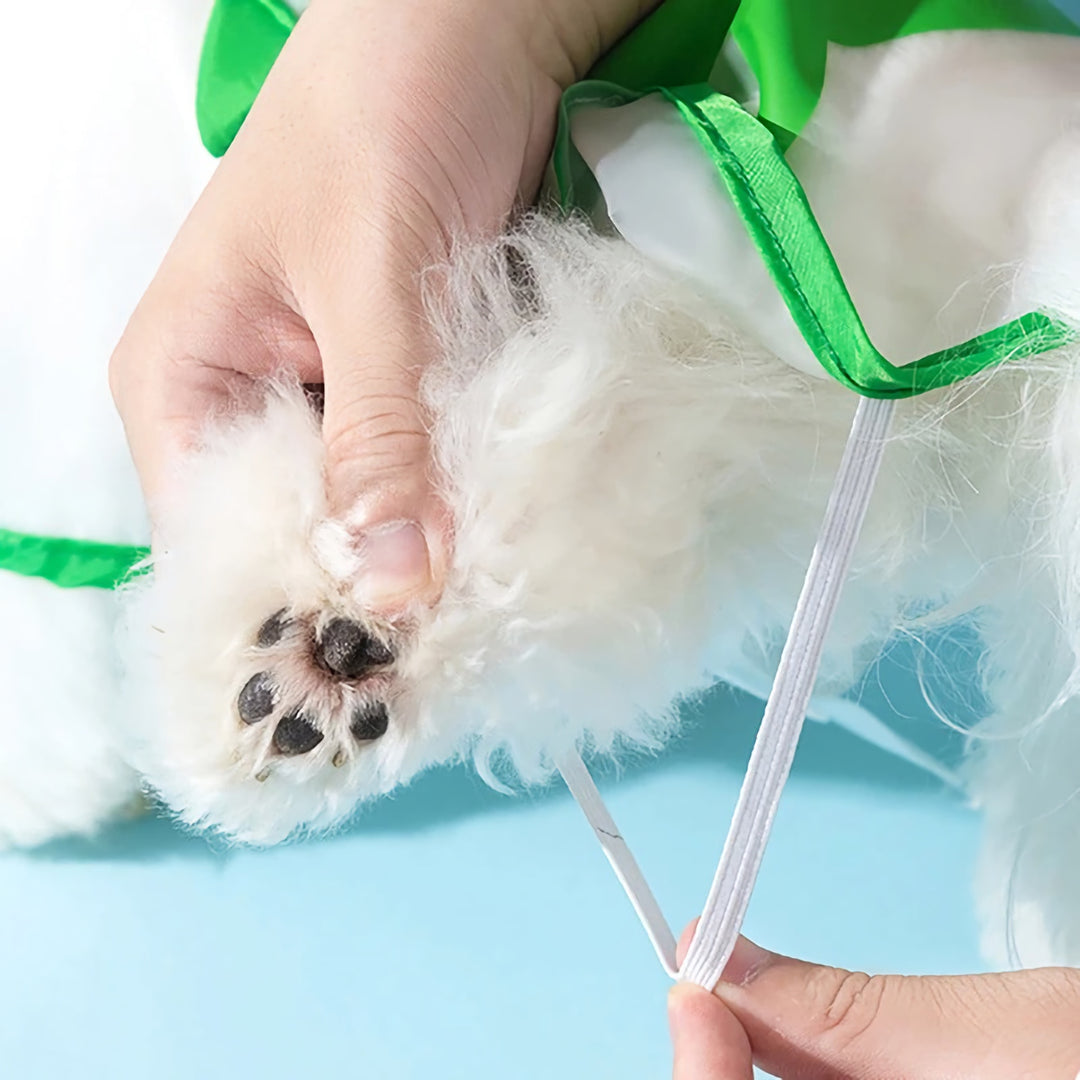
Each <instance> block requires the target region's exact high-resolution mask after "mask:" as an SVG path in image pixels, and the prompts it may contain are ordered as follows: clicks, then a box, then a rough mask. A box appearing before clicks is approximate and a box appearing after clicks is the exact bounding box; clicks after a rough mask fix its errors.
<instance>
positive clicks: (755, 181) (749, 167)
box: [552, 82, 1077, 398]
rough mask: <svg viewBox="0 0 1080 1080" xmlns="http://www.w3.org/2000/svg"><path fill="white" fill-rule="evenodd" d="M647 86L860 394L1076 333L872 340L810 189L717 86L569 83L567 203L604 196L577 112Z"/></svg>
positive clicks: (1029, 319) (923, 381)
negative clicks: (574, 128) (900, 354)
mask: <svg viewBox="0 0 1080 1080" xmlns="http://www.w3.org/2000/svg"><path fill="white" fill-rule="evenodd" d="M645 93H659V94H662V95H663V96H664V97H665V98H666V99H667V100H668V101H670V102H671V103H672V104H673V105H675V107H676V108H677V109H678V110H679V112H680V114H681V115H682V117H683V119H684V120H685V121H686V122H687V123H688V124H689V125H690V127H691V128H692V129H693V131H694V132H695V134H696V135H697V137H698V139H699V140H700V142H701V144H702V145H703V146H704V147H705V149H706V150H707V151H708V153H709V156H710V157H711V159H712V161H713V164H714V165H715V166H716V170H717V173H718V174H719V176H720V178H721V180H722V181H723V184H724V187H725V189H726V190H727V192H728V194H729V196H730V197H731V200H732V202H733V203H734V205H735V208H736V210H737V211H738V213H739V216H740V217H741V218H742V220H743V223H744V225H745V227H746V231H747V233H748V235H749V236H750V238H751V240H752V241H753V243H754V246H755V247H756V248H757V250H758V253H759V254H760V256H761V258H762V261H763V262H764V263H765V265H766V267H767V268H768V271H769V274H770V276H771V277H772V279H773V281H774V282H775V283H776V285H777V288H778V289H779V290H780V294H781V296H782V297H783V299H784V303H785V304H786V305H787V308H788V310H789V311H790V312H791V315H792V318H793V319H794V320H795V324H796V325H797V326H798V328H799V331H800V332H801V333H802V335H803V338H804V339H805V340H806V343H807V345H809V347H810V349H811V350H812V351H813V353H814V355H815V356H816V357H817V359H818V362H819V363H820V364H821V366H822V367H823V368H824V369H825V370H826V371H827V372H828V373H829V374H830V375H831V376H832V377H833V378H835V379H836V380H837V381H839V382H841V383H843V384H844V386H846V387H848V388H849V389H851V390H854V391H855V392H856V393H858V394H862V395H863V396H865V397H873V398H905V397H912V396H914V395H916V394H923V393H926V392H927V391H929V390H937V389H939V388H941V387H943V386H948V385H950V384H952V383H955V382H959V381H960V380H961V379H966V378H968V377H969V376H971V375H974V374H976V373H978V372H980V371H983V370H984V369H986V368H988V367H991V366H993V365H995V364H999V363H1002V362H1004V361H1006V360H1010V359H1022V358H1024V357H1029V356H1035V355H1038V354H1039V353H1044V352H1049V351H1050V350H1052V349H1057V348H1059V347H1060V346H1062V345H1065V344H1066V343H1068V342H1070V341H1073V340H1075V339H1076V337H1077V333H1076V331H1075V330H1073V328H1072V327H1070V326H1068V325H1066V324H1065V323H1063V322H1060V321H1058V320H1055V319H1053V318H1051V317H1050V316H1049V315H1046V314H1044V313H1041V312H1029V313H1028V314H1027V315H1022V316H1020V317H1019V318H1017V319H1013V320H1012V321H1011V322H1008V323H1005V324H1004V325H1003V326H999V327H997V328H995V329H993V330H989V331H987V332H985V333H983V334H979V335H978V336H977V337H973V338H971V339H970V340H968V341H965V342H962V343H961V344H959V345H953V346H951V347H949V348H947V349H942V350H941V351H940V352H936V353H932V354H931V355H929V356H924V357H923V358H922V359H920V360H916V361H914V362H912V363H910V364H904V365H902V366H897V365H896V364H892V363H890V362H889V361H888V360H886V359H885V357H884V356H882V354H881V353H880V352H878V350H877V349H876V348H875V347H874V344H873V342H872V341H871V340H870V336H869V334H867V332H866V328H865V327H864V326H863V322H862V319H861V318H860V317H859V313H858V311H857V310H856V307H855V304H854V302H853V301H852V299H851V295H850V293H849V292H848V290H847V286H846V285H845V284H844V279H843V277H842V276H841V274H840V269H839V267H838V266H837V265H836V260H835V259H834V258H833V255H832V251H831V250H830V249H829V245H828V243H827V242H826V240H825V237H824V236H823V235H822V232H821V229H820V227H819V226H818V223H817V219H816V218H815V217H814V213H813V211H812V210H811V209H810V204H809V202H808V200H807V198H806V193H805V192H804V191H803V189H802V185H801V184H800V183H799V181H798V180H797V179H796V177H795V174H794V173H793V172H792V171H791V169H790V167H789V166H788V164H787V161H786V160H785V158H784V154H783V151H782V150H781V148H780V146H779V144H778V143H777V141H776V139H775V138H774V137H773V134H772V132H771V131H769V129H768V128H767V127H765V125H764V124H762V123H761V122H760V121H758V120H757V119H755V118H754V117H753V116H751V115H750V114H749V113H748V112H747V111H746V110H745V109H743V108H742V106H740V105H739V104H738V103H737V102H735V101H733V100H732V99H731V98H729V97H726V96H725V95H723V94H718V93H716V92H715V91H714V90H713V89H712V88H711V87H710V86H707V85H696V86H687V87H678V88H668V87H656V88H654V89H653V90H651V91H646V92H640V91H636V90H627V89H626V88H624V87H620V86H616V85H614V84H612V83H600V82H586V83H578V84H577V85H576V86H572V87H571V88H570V89H569V90H567V91H566V93H565V94H564V95H563V99H562V103H561V106H560V117H559V131H558V135H557V139H556V146H555V154H554V157H553V162H552V164H553V170H554V175H555V182H556V188H557V192H558V196H559V201H560V203H561V205H562V206H563V208H564V209H567V210H568V209H570V208H571V207H573V206H584V207H588V206H589V205H591V204H592V203H593V202H595V200H596V199H597V198H599V193H598V191H597V190H596V182H595V180H594V179H593V178H592V174H591V173H590V172H589V170H588V168H587V166H586V165H585V163H584V161H582V160H581V157H580V155H579V154H577V151H576V150H574V148H573V145H572V143H571V141H570V130H569V113H570V111H571V110H572V109H574V108H576V107H578V106H581V105H584V104H603V105H605V106H613V105H620V104H626V103H628V102H630V101H635V100H637V99H638V98H640V97H643V96H645Z"/></svg>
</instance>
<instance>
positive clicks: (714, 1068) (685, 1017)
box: [668, 982, 753, 1080]
mask: <svg viewBox="0 0 1080 1080" xmlns="http://www.w3.org/2000/svg"><path fill="white" fill-rule="evenodd" d="M668 1026H669V1028H670V1031H671V1043H672V1048H673V1051H674V1070H673V1076H674V1080H750V1078H751V1076H752V1074H753V1059H752V1054H751V1050H750V1040H749V1038H748V1037H747V1035H746V1032H745V1031H743V1029H742V1026H741V1025H740V1024H739V1022H738V1021H737V1020H736V1019H735V1016H734V1015H733V1014H732V1013H731V1012H730V1010H729V1009H728V1008H727V1007H726V1006H725V1005H724V1003H723V1002H722V1001H720V999H719V998H717V997H714V996H713V995H712V994H710V993H709V991H708V990H705V989H703V988H702V987H700V986H697V985H695V984H694V983H686V982H678V983H676V984H675V985H674V986H673V987H672V988H671V990H670V991H669V992H668Z"/></svg>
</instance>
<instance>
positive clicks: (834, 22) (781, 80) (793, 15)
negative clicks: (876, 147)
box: [614, 0, 1078, 146]
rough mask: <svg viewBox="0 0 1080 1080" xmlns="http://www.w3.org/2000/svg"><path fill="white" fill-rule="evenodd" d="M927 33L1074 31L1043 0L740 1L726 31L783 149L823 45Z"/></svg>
mask: <svg viewBox="0 0 1080 1080" xmlns="http://www.w3.org/2000/svg"><path fill="white" fill-rule="evenodd" d="M930 30H1025V31H1041V32H1046V33H1058V34H1075V33H1077V32H1078V28H1077V26H1076V24H1075V23H1074V22H1073V21H1072V20H1070V19H1069V18H1068V17H1066V16H1065V15H1064V14H1062V12H1060V11H1059V10H1058V9H1057V8H1056V7H1054V6H1053V4H1052V3H1050V2H1049V0H742V3H741V5H740V6H739V11H738V14H737V15H736V16H735V20H734V22H733V24H732V28H731V32H732V35H733V37H734V38H735V40H736V42H737V43H738V45H739V48H740V49H741V50H742V53H743V55H744V56H745V57H746V60H747V62H748V63H749V65H750V68H751V70H752V71H753V72H754V75H755V76H756V78H757V80H758V85H759V86H760V88H761V103H760V107H759V111H758V116H759V118H760V119H761V120H763V121H764V122H765V123H766V124H768V125H769V126H770V127H771V128H772V129H773V131H774V132H775V133H776V134H777V136H778V137H779V138H780V141H781V143H782V144H783V145H785V146H786V145H787V144H789V143H790V142H791V140H792V139H793V138H794V137H795V135H797V134H798V132H800V131H801V130H802V128H803V125H804V124H805V123H806V121H807V120H809V118H810V115H811V113H812V112H813V111H814V108H815V106H816V105H817V103H818V99H819V98H820V96H821V90H822V86H823V85H824V82H825V55H826V50H827V48H828V45H829V42H835V43H836V44H838V45H849V46H859V45H876V44H879V43H881V42H885V41H891V40H893V39H894V38H899V37H903V36H906V35H909V34H916V33H922V32H924V31H930ZM614 81H616V82H619V81H620V80H617V79H616V80H614ZM697 81H699V80H698V79H696V78H695V79H689V78H687V79H683V80H681V83H682V84H689V83H690V82H697ZM624 85H626V84H624ZM629 85H633V84H632V83H631V84H629ZM655 85H662V83H661V82H660V80H657V83H656V84H655ZM666 85H668V86H671V85H675V84H673V83H672V82H670V81H667V82H666Z"/></svg>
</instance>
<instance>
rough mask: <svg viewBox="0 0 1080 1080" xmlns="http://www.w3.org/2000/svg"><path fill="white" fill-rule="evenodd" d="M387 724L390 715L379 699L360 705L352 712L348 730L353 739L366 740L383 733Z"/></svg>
mask: <svg viewBox="0 0 1080 1080" xmlns="http://www.w3.org/2000/svg"><path fill="white" fill-rule="evenodd" d="M389 726H390V715H389V713H387V711H386V706H385V705H384V704H383V703H382V702H381V701H373V702H371V704H369V705H361V706H360V708H358V709H357V710H356V712H354V713H353V717H352V723H351V724H350V725H349V730H350V731H351V732H352V733H353V738H354V739H359V740H360V741H361V742H367V741H369V740H371V739H377V738H378V737H379V736H380V735H385V734H386V729H387V728H388V727H389Z"/></svg>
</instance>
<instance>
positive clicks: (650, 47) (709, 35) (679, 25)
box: [589, 0, 739, 90]
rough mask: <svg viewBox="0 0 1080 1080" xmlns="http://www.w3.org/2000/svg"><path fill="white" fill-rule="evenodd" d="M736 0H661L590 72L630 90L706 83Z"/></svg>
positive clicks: (721, 46)
mask: <svg viewBox="0 0 1080 1080" xmlns="http://www.w3.org/2000/svg"><path fill="white" fill-rule="evenodd" d="M738 8H739V0H665V3H663V4H661V5H660V6H659V7H658V8H657V9H656V10H655V11H654V12H653V13H652V14H651V15H649V16H648V17H647V18H646V19H644V20H643V21H642V22H641V23H640V24H639V25H638V26H636V27H635V28H634V29H633V30H631V31H630V33H629V34H627V35H626V37H624V38H623V39H622V40H621V41H620V42H618V43H617V44H616V45H615V47H614V48H613V49H612V50H611V51H610V52H609V53H608V54H607V55H606V56H604V57H602V58H601V59H600V61H599V62H598V63H597V64H596V66H595V67H594V68H593V69H592V71H591V72H589V79H590V80H594V79H595V80H597V81H600V82H611V83H617V84H618V85H619V86H625V87H627V88H629V89H631V90H644V89H645V88H646V87H649V86H686V85H688V84H690V83H704V82H710V81H711V80H710V76H711V75H712V71H713V68H714V67H715V65H716V58H717V56H718V55H719V53H720V50H721V49H722V48H723V46H724V40H725V38H726V37H727V35H728V31H729V30H730V29H731V21H732V19H734V18H735V12H736V11H737V10H738Z"/></svg>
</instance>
